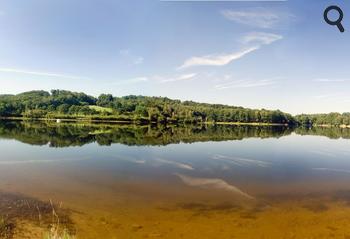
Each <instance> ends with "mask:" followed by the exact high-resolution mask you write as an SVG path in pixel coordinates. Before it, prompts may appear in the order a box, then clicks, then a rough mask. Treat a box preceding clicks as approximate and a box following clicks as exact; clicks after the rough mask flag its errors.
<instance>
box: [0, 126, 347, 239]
mask: <svg viewBox="0 0 350 239" xmlns="http://www.w3.org/2000/svg"><path fill="white" fill-rule="evenodd" d="M349 139H350V129H341V128H312V129H307V128H288V127H249V126H209V125H208V126H203V125H197V126H157V125H152V126H134V125H106V124H94V125H92V124H91V125H84V124H68V123H60V124H57V123H43V122H21V121H0V152H1V157H0V219H1V218H3V219H4V220H5V221H6V223H7V224H6V233H5V234H6V235H5V234H3V235H2V237H4V238H44V237H43V235H45V233H46V232H47V231H48V230H50V229H52V227H56V228H59V230H62V231H63V230H64V231H66V232H67V233H68V234H70V235H73V236H75V238H94V239H96V238H123V239H124V238H201V239H202V238H230V239H233V238H239V239H245V238H246V239H255V238H259V239H260V238H266V239H267V238H269V239H271V238H276V239H277V238H278V239H282V238H286V239H287V238H290V239H292V238H295V239H297V238H318V239H320V238H342V239H349V238H350V227H349V224H350V183H349V182H350V140H349ZM0 233H1V223H0ZM0 238H1V234H0Z"/></svg>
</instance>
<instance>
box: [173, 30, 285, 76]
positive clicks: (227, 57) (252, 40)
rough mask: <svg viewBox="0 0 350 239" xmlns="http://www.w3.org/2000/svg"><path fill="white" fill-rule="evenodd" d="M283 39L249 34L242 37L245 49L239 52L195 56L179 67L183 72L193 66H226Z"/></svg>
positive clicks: (263, 34) (269, 34)
mask: <svg viewBox="0 0 350 239" xmlns="http://www.w3.org/2000/svg"><path fill="white" fill-rule="evenodd" d="M282 38H283V37H282V36H281V35H276V34H271V33H264V32H252V33H248V34H246V35H244V36H243V37H242V39H241V43H243V47H242V49H240V50H238V51H237V52H233V53H224V54H214V55H207V56H194V57H191V58H189V59H187V60H186V61H185V62H184V63H183V64H182V65H181V66H180V67H178V69H179V70H181V69H185V68H189V67H193V66H224V65H227V64H229V63H230V62H232V61H235V60H238V59H241V58H242V57H244V56H246V55H247V54H249V53H251V52H254V51H256V50H258V49H260V48H261V46H262V45H269V44H271V43H273V42H275V41H278V40H281V39H282Z"/></svg>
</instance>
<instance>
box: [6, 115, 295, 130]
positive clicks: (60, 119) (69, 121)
mask: <svg viewBox="0 0 350 239" xmlns="http://www.w3.org/2000/svg"><path fill="white" fill-rule="evenodd" d="M0 120H9V121H10V120H13V121H41V122H44V121H46V122H56V123H57V124H59V123H74V122H77V123H81V122H87V123H97V124H98V123H111V124H136V125H152V124H164V125H166V124H169V125H177V124H180V125H181V124H183V125H186V124H199V125H201V124H203V125H236V126H284V127H288V126H292V125H290V124H280V123H258V122H254V123H251V122H196V123H184V122H176V123H174V122H171V121H170V122H168V123H164V122H152V121H148V122H146V121H140V120H101V119H98V120H97V119H90V118H73V119H64V118H51V119H48V118H25V117H2V116H0ZM58 121H59V122H58Z"/></svg>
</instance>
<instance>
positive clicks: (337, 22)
mask: <svg viewBox="0 0 350 239" xmlns="http://www.w3.org/2000/svg"><path fill="white" fill-rule="evenodd" d="M330 11H336V12H338V14H339V17H338V19H337V20H331V19H329V17H328V14H329V12H330ZM323 17H324V20H325V21H326V22H327V23H328V24H329V25H332V26H337V27H338V29H339V31H340V32H344V31H345V29H344V27H343V25H342V23H341V22H342V21H343V17H344V13H343V10H341V8H340V7H338V6H330V7H327V8H326V10H325V11H324V14H323Z"/></svg>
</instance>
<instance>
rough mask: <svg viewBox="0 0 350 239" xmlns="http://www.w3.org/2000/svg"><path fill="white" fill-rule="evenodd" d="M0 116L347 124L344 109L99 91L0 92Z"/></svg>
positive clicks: (167, 121) (145, 120) (156, 121)
mask: <svg viewBox="0 0 350 239" xmlns="http://www.w3.org/2000/svg"><path fill="white" fill-rule="evenodd" d="M0 117H21V118H25V119H39V118H40V119H66V120H69V119H70V120H82V119H83V120H96V121H102V120H104V121H122V122H133V123H145V124H147V123H206V122H211V123H216V122H224V123H225V122H227V123H232V122H233V123H263V124H272V123H273V124H288V125H296V124H299V125H309V126H310V125H335V126H340V125H350V113H343V114H340V113H330V114H309V115H308V114H303V115H297V116H295V117H293V116H292V115H290V114H287V113H284V112H281V111H279V110H275V111H272V110H265V109H261V110H257V109H247V108H243V107H236V106H228V105H221V104H206V103H196V102H193V101H180V100H172V99H169V98H166V97H146V96H134V95H130V96H124V97H114V96H112V95H110V94H102V95H100V96H99V97H97V98H95V97H93V96H89V95H87V94H84V93H76V92H70V91H65V90H52V91H51V92H47V91H30V92H25V93H21V94H17V95H0Z"/></svg>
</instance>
